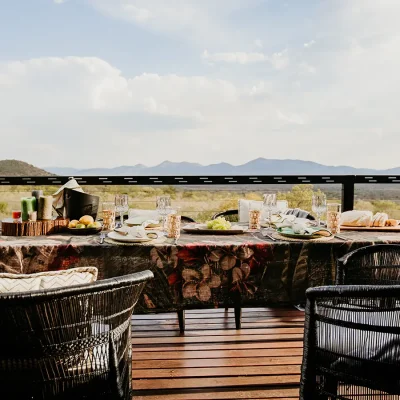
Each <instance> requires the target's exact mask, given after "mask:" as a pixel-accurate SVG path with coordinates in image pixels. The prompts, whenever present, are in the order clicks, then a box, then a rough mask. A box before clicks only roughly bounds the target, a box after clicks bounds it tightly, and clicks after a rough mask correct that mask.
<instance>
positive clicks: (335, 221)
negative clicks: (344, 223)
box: [326, 203, 342, 235]
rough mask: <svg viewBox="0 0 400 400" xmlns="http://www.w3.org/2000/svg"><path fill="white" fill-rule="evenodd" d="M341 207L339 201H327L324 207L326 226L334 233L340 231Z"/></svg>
mask: <svg viewBox="0 0 400 400" xmlns="http://www.w3.org/2000/svg"><path fill="white" fill-rule="evenodd" d="M341 208H342V206H341V205H340V204H339V203H328V204H327V207H326V227H327V228H328V230H329V231H331V232H332V233H333V234H334V235H335V234H336V233H340V216H341Z"/></svg>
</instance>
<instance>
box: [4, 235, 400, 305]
mask: <svg viewBox="0 0 400 400" xmlns="http://www.w3.org/2000/svg"><path fill="white" fill-rule="evenodd" d="M342 236H345V237H346V238H348V240H347V241H344V240H341V239H337V238H335V239H333V240H331V241H328V242H307V241H298V242H293V241H276V242H273V241H270V240H269V239H268V238H264V237H263V236H261V235H260V234H259V233H255V234H243V235H237V236H208V235H207V236H206V235H189V234H182V236H181V238H180V239H179V241H178V243H177V244H176V245H175V244H174V243H173V241H172V240H168V241H167V242H165V243H162V244H157V243H154V242H148V243H141V244H138V245H136V246H119V245H114V244H109V243H104V244H99V236H98V235H97V236H69V235H53V236H43V237H26V238H15V237H5V236H0V272H13V273H33V272H40V271H54V270H61V269H68V268H72V267H80V266H95V267H97V268H98V269H99V278H100V279H105V278H110V277H114V276H119V275H125V274H129V273H132V272H137V271H141V270H144V269H150V270H151V271H153V273H154V275H155V279H154V280H153V281H151V282H150V283H149V284H147V286H146V288H145V289H144V292H143V295H142V298H141V300H140V302H139V304H138V306H137V311H138V312H146V311H149V310H154V311H171V310H176V309H180V308H197V307H201V308H202V307H225V306H231V305H234V304H235V302H240V304H241V305H243V306H245V305H249V306H250V305H251V306H257V305H259V306H266V305H273V304H280V305H282V304H290V303H291V304H298V303H301V302H303V301H304V299H305V290H306V289H307V288H308V287H311V286H319V285H329V284H332V283H333V282H334V278H335V273H336V260H337V258H338V257H341V256H343V255H344V254H346V253H348V252H349V251H352V250H355V249H357V248H359V247H363V246H367V245H371V244H374V243H400V234H393V233H378V232H346V233H344V234H342Z"/></svg>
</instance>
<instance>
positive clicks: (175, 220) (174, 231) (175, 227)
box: [167, 210, 181, 239]
mask: <svg viewBox="0 0 400 400" xmlns="http://www.w3.org/2000/svg"><path fill="white" fill-rule="evenodd" d="M180 235H181V214H180V212H179V211H178V210H176V211H173V212H172V213H170V214H168V216H167V237H169V238H172V239H179V237H180Z"/></svg>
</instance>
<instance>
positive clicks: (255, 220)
mask: <svg viewBox="0 0 400 400" xmlns="http://www.w3.org/2000/svg"><path fill="white" fill-rule="evenodd" d="M260 228H261V210H260V209H254V208H253V209H250V210H249V229H260Z"/></svg>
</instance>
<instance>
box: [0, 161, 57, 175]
mask: <svg viewBox="0 0 400 400" xmlns="http://www.w3.org/2000/svg"><path fill="white" fill-rule="evenodd" d="M51 175H53V174H52V173H50V172H47V171H45V170H44V169H40V168H37V167H34V166H33V165H31V164H28V163H26V162H23V161H17V160H0V176H51Z"/></svg>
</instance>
